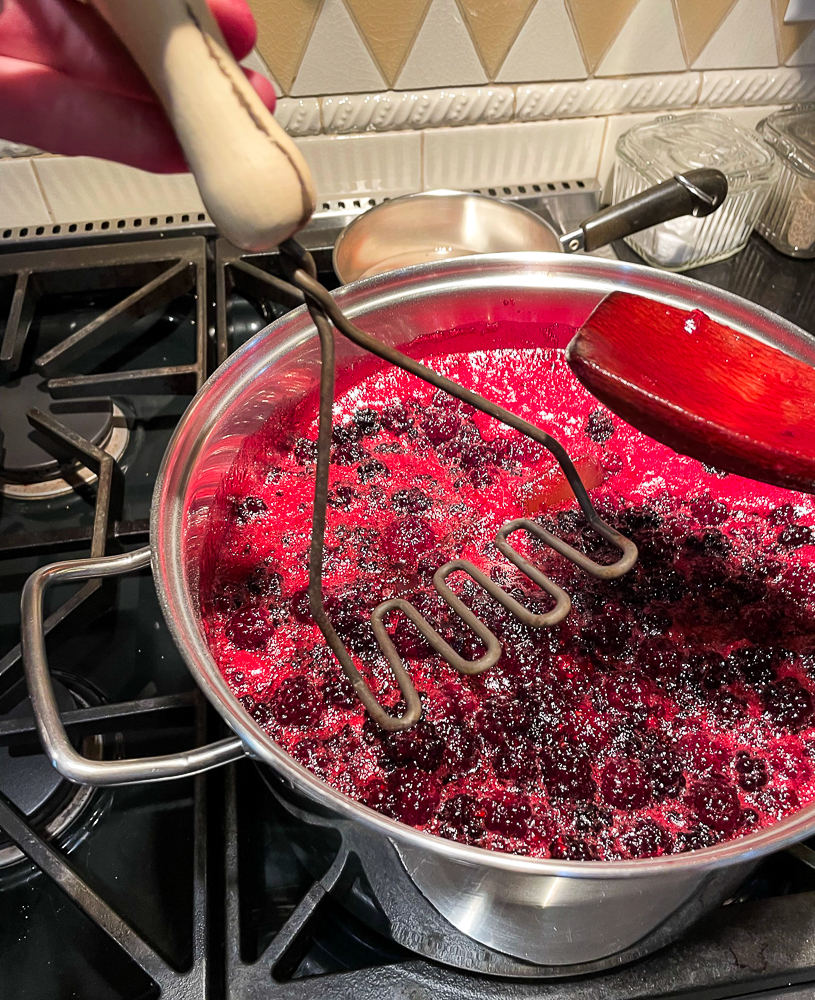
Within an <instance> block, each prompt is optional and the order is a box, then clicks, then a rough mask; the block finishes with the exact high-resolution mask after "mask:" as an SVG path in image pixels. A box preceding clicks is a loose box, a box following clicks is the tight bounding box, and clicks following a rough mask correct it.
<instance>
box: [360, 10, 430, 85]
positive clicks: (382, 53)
mask: <svg viewBox="0 0 815 1000" xmlns="http://www.w3.org/2000/svg"><path fill="white" fill-rule="evenodd" d="M345 2H346V5H347V7H348V9H349V11H350V12H351V16H352V17H353V18H354V20H355V21H356V24H357V27H358V28H359V30H360V33H361V35H362V36H363V38H364V39H365V41H366V42H367V43H368V48H369V49H370V50H371V53H372V54H373V57H374V59H375V60H376V62H377V63H378V64H379V69H380V70H381V71H382V75H383V76H384V77H385V81H386V82H387V84H388V86H389V87H393V85H394V84H395V83H396V78H397V76H398V75H399V71H400V70H401V69H402V67H403V66H404V64H405V59H406V58H407V56H408V53H409V52H410V49H411V46H412V45H413V41H414V39H415V38H416V33H417V32H418V30H419V27H420V25H421V23H422V21H423V20H424V18H425V15H426V14H427V9H428V7H429V6H430V0H399V2H398V3H383V2H382V0H345Z"/></svg>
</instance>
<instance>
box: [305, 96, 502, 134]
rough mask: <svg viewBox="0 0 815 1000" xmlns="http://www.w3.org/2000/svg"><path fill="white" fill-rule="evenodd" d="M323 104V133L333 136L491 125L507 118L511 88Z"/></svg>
mask: <svg viewBox="0 0 815 1000" xmlns="http://www.w3.org/2000/svg"><path fill="white" fill-rule="evenodd" d="M322 107H323V127H324V129H325V131H326V132H328V133H337V134H340V133H347V132H391V131H399V130H402V129H421V128H439V127H441V126H447V125H494V124H496V123H497V122H508V121H511V120H512V117H513V112H514V108H515V91H514V89H513V88H512V87H506V86H493V87H459V88H446V89H443V90H424V91H404V92H402V93H400V92H396V91H388V92H386V93H384V94H348V95H346V96H342V97H323V98H322Z"/></svg>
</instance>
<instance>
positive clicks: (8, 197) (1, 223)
mask: <svg viewBox="0 0 815 1000" xmlns="http://www.w3.org/2000/svg"><path fill="white" fill-rule="evenodd" d="M58 221H59V220H58V219H54V218H53V217H52V216H51V213H50V212H49V211H48V206H47V205H46V203H45V201H44V200H43V196H42V192H41V191H40V186H39V184H38V183H37V177H36V174H35V173H34V169H33V167H32V164H31V160H0V228H2V229H17V228H19V227H21V226H45V225H48V223H49V222H58Z"/></svg>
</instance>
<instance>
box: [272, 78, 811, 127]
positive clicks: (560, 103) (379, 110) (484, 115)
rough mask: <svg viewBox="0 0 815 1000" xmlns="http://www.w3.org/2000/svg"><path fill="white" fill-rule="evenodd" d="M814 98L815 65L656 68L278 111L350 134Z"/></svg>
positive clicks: (292, 121) (295, 102) (347, 97)
mask: <svg viewBox="0 0 815 1000" xmlns="http://www.w3.org/2000/svg"><path fill="white" fill-rule="evenodd" d="M812 99H815V66H804V67H800V68H798V67H786V66H779V67H778V68H776V69H746V70H706V71H705V72H687V73H658V74H654V75H649V76H634V77H627V78H620V79H598V78H593V79H588V80H574V81H563V82H556V83H530V84H519V85H517V86H510V85H508V84H507V85H500V84H495V85H488V86H483V87H445V88H442V89H438V90H416V91H384V92H382V93H377V94H343V95H339V96H330V97H307V98H300V99H297V98H283V99H281V100H280V101H279V102H278V111H277V116H278V119H279V120H280V122H281V124H283V126H284V128H286V129H287V131H288V132H289V133H290V134H291V135H296V136H307V135H318V134H319V133H325V134H328V135H353V134H359V133H363V132H400V131H406V130H411V129H426V128H449V127H452V126H459V125H495V124H499V123H505V122H510V121H519V122H531V121H545V120H550V119H559V118H593V117H597V116H598V115H615V114H637V113H639V112H643V111H654V112H657V111H674V110H682V109H684V108H693V107H711V108H714V107H715V108H726V107H745V106H750V105H761V104H791V103H795V102H797V101H808V100H812Z"/></svg>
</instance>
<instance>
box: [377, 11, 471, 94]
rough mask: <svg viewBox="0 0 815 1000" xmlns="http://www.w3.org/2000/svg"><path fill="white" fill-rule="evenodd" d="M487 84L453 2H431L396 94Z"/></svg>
mask: <svg viewBox="0 0 815 1000" xmlns="http://www.w3.org/2000/svg"><path fill="white" fill-rule="evenodd" d="M484 83H487V74H486V73H485V72H484V67H483V66H482V64H481V60H480V59H479V58H478V55H477V53H476V51H475V46H474V45H473V40H472V39H471V38H470V33H469V31H467V28H466V26H465V24H464V20H463V18H462V16H461V11H460V10H459V9H458V7H457V6H456V0H433V3H432V4H431V6H430V10H429V11H428V12H427V17H426V18H425V20H424V24H423V25H422V26H421V28H420V29H419V34H418V35H417V36H416V41H415V42H414V43H413V48H412V49H411V51H410V55H409V56H408V57H407V60H406V62H405V66H404V69H403V70H402V72H401V73H400V74H399V79H398V80H397V81H396V89H397V90H424V89H425V88H426V87H465V86H472V85H475V86H478V85H479V84H484Z"/></svg>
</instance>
